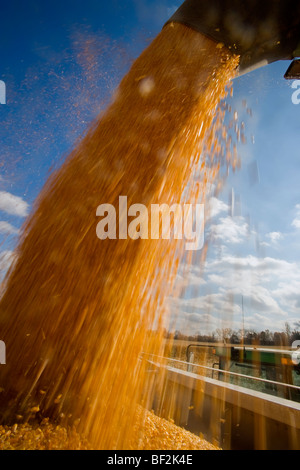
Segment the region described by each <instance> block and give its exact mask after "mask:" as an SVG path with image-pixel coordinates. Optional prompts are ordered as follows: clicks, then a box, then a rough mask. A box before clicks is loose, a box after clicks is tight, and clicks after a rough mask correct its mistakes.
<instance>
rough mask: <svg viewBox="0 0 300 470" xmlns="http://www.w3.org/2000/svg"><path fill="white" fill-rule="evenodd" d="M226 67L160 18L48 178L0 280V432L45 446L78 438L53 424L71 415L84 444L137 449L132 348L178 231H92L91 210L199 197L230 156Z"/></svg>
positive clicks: (151, 311)
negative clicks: (2, 347)
mask: <svg viewBox="0 0 300 470" xmlns="http://www.w3.org/2000/svg"><path fill="white" fill-rule="evenodd" d="M237 64H238V59H237V58H236V57H232V56H229V54H228V52H227V51H226V50H225V49H224V48H221V47H216V44H215V43H213V42H211V41H210V40H208V39H206V38H204V37H202V36H201V35H200V34H198V33H196V32H194V31H192V30H190V29H188V28H186V27H185V26H183V25H179V24H171V25H168V26H166V27H165V28H164V29H163V30H162V32H161V33H160V34H159V35H158V36H157V38H156V39H155V40H154V41H153V42H152V44H151V45H150V46H149V47H148V48H147V49H146V50H145V51H144V52H143V53H142V54H141V56H140V57H139V58H138V59H137V60H136V61H135V63H134V64H133V66H132V67H131V70H130V71H129V73H128V74H127V75H126V76H125V77H124V79H123V80H122V82H121V84H120V86H119V89H118V91H117V93H116V96H115V98H114V101H113V102H112V103H111V105H110V106H109V107H108V109H107V111H106V112H105V114H104V115H103V116H102V117H101V118H100V119H99V120H98V121H97V122H96V123H95V124H94V125H93V126H92V128H91V129H90V131H89V132H88V134H87V136H86V137H85V138H84V139H83V141H82V142H81V143H80V144H79V145H78V147H77V148H76V149H75V150H74V151H73V152H72V153H71V155H70V156H69V157H68V158H67V160H66V162H65V163H64V164H63V165H62V167H61V168H60V169H59V170H58V171H56V172H55V173H53V174H52V176H51V177H50V179H49V181H48V182H47V184H46V185H45V188H44V189H43V191H42V192H41V194H40V196H39V198H38V200H37V201H36V204H35V208H34V211H33V213H32V215H31V216H30V218H29V220H28V221H27V223H26V226H25V227H24V230H23V234H22V237H21V240H20V243H19V246H18V249H17V258H16V261H15V263H14V265H13V266H12V268H11V270H10V272H9V273H8V276H7V278H6V280H5V283H4V286H3V293H2V298H1V303H0V331H1V336H2V338H1V339H3V341H4V342H5V344H6V350H7V359H6V363H7V364H6V366H5V367H1V370H0V388H1V394H0V424H2V425H3V426H4V427H2V428H0V438H1V436H2V437H3V436H6V435H7V432H8V431H7V430H8V429H9V430H11V434H9V435H13V436H14V435H16V433H18V432H21V435H22V439H21V441H22V445H23V447H22V448H26V440H27V437H26V436H28V442H27V444H28V448H29V447H30V446H31V444H30V439H34V437H33V436H35V437H36V433H40V435H42V436H44V437H42V438H40V439H42V440H43V442H45V439H46V438H45V432H46V434H47V436H48V441H47V439H46V441H47V442H48V444H47V445H48V446H50V448H55V446H57V445H59V444H57V443H56V444H55V443H53V446H52V447H51V438H49V436H50V435H51V436H53V441H55V442H56V441H57V440H58V441H59V439H61V440H62V442H63V444H62V445H64V446H65V447H68V446H70V445H71V446H72V442H73V447H76V448H78V446H80V439H81V438H80V437H79V438H78V439H79V440H77V441H76V443H75V441H74V439H75V437H74V435H72V436H73V437H72V436H71V437H69V436H68V434H66V433H64V431H63V430H64V429H67V428H68V429H69V426H72V427H74V429H76V436H85V437H84V438H83V437H82V439H87V442H88V443H89V446H92V448H95V449H128V448H132V447H133V446H136V447H140V448H151V442H150V441H149V439H147V432H149V427H148V431H147V426H146V424H145V423H147V416H148V418H149V415H147V412H146V411H145V412H144V413H141V412H137V405H139V404H140V403H141V398H142V397H143V404H144V405H145V408H146V407H147V406H148V405H150V404H151V394H150V392H149V396H147V393H146V396H145V387H146V388H147V381H146V377H147V374H146V372H145V367H146V363H145V361H144V360H143V359H142V357H143V356H141V353H159V351H160V350H161V347H162V341H161V332H162V325H163V324H165V322H166V315H168V313H167V309H166V308H165V306H164V300H165V298H166V297H167V296H168V295H169V294H170V293H171V291H172V287H173V283H174V279H175V277H176V272H177V269H178V266H179V263H180V261H181V259H182V256H183V255H184V240H162V239H159V240H150V239H147V240H142V239H138V240H132V239H130V238H128V239H124V240H118V239H116V240H109V239H106V240H99V239H98V238H97V236H96V225H97V222H98V221H97V217H96V209H97V206H98V205H99V204H104V203H109V204H112V205H113V206H114V207H116V208H117V207H118V203H119V196H127V198H128V207H129V206H130V205H131V204H134V203H139V204H144V205H145V206H146V207H148V208H149V206H150V204H153V203H156V204H162V203H164V204H168V205H169V206H171V205H172V204H173V203H196V202H198V203H199V202H204V201H205V195H206V190H207V188H208V187H210V185H211V184H212V183H215V184H216V185H218V181H219V172H220V165H221V163H223V162H225V163H226V164H227V165H232V166H233V168H235V167H236V166H237V164H238V161H237V154H236V152H235V151H233V152H232V151H231V150H232V149H231V147H230V145H228V143H227V146H225V153H224V146H223V147H222V145H221V142H220V140H219V139H218V138H217V137H216V135H217V132H216V131H217V130H220V129H221V128H222V122H223V114H222V110H219V111H218V113H217V111H216V110H217V105H218V103H219V102H220V100H222V99H223V98H224V97H225V96H226V92H227V89H226V86H227V85H228V83H229V82H230V80H231V78H232V77H233V76H234V71H235V69H236V67H237ZM221 134H222V133H221ZM224 137H226V136H223V137H222V138H223V139H224ZM229 147H230V148H229ZM197 171H198V172H200V174H201V177H200V178H198V179H196V178H195V177H194V176H195V174H197ZM173 294H174V293H173ZM154 325H155V328H154ZM45 419H46V420H49V421H47V422H46V424H45ZM149 419H150V421H151V419H152V421H151V422H152V423H153V422H154V421H153V420H154V417H152V418H151V417H150V418H149ZM148 422H149V421H148ZM41 423H43V424H41ZM49 423H50V424H49ZM46 425H47V426H48V429H47V431H45V426H46ZM7 426H9V428H7ZM16 426H17V427H16ZM49 426H50V428H49ZM51 426H52V427H51ZM170 426H171V424H170ZM14 427H15V428H14ZM18 429H19V431H18ZM38 429H39V431H37V430H38ZM165 429H166V428H164V431H162V432H161V434H164V436H165V438H166V432H165ZM51 430H52V434H51V432H50V431H51ZM74 432H75V431H74ZM1 433H2V434H1ZM182 433H183V431H182ZM59 436H61V437H60V438H59ZM49 439H50V441H49ZM72 439H73V441H72ZM76 439H77V437H76ZM76 439H75V440H76ZM153 439H154V438H153ZM163 439H164V437H163V435H161V441H160V442H161V446H163V445H164V444H163ZM4 441H5V442H6V443H7V439H6V438H5V439H4ZM154 441H155V439H154ZM18 442H19V441H18ZM68 442H69V444H68ZM70 442H71V444H70ZM155 442H156V444H155V445H157V442H158V441H155ZM7 445H8V446H9V444H7ZM18 445H19V444H17V445H16V447H18ZM172 445H173V446H174V448H176V445H177V444H176V443H175V442H173V444H172ZM189 445H190V446H192V445H193V446H197V444H196V443H195V442H194V444H191V443H190V444H189ZM199 445H200V444H199ZM19 446H20V445H19ZM45 446H46V444H44V447H43V446H41V447H42V448H45ZM12 447H13V444H12ZM82 448H85V441H84V440H82ZM162 448H164V447H162ZM166 448H168V447H166ZM208 448H209V445H208Z"/></svg>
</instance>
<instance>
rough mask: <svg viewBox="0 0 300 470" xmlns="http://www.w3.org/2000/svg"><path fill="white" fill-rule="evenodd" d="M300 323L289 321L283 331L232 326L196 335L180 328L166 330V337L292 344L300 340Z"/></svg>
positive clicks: (223, 341)
mask: <svg viewBox="0 0 300 470" xmlns="http://www.w3.org/2000/svg"><path fill="white" fill-rule="evenodd" d="M299 327H300V324H299V325H298V324H296V325H295V327H294V328H292V327H291V326H290V324H289V323H288V322H287V323H285V329H284V330H283V331H270V330H268V329H266V330H263V331H260V332H258V331H256V330H253V329H246V330H242V329H240V330H233V329H231V328H217V329H216V330H215V331H213V332H212V333H210V334H201V333H196V334H195V335H186V334H184V333H182V332H180V331H179V330H176V331H175V332H170V331H165V338H173V339H177V340H186V341H191V342H201V343H219V342H222V343H228V344H247V345H261V346H291V345H292V343H293V342H294V341H296V340H300V329H299Z"/></svg>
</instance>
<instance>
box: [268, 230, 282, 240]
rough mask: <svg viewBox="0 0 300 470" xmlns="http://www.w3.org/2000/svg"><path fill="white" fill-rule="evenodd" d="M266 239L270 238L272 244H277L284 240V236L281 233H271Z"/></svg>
mask: <svg viewBox="0 0 300 470" xmlns="http://www.w3.org/2000/svg"><path fill="white" fill-rule="evenodd" d="M266 237H267V238H269V240H270V241H271V242H272V243H277V242H278V241H279V240H282V239H283V234H282V233H281V232H270V233H267V235H266Z"/></svg>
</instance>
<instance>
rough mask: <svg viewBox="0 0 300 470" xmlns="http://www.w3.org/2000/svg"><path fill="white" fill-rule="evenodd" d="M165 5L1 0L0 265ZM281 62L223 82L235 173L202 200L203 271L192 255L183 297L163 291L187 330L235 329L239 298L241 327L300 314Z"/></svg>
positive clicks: (293, 141)
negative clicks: (233, 128)
mask: <svg viewBox="0 0 300 470" xmlns="http://www.w3.org/2000/svg"><path fill="white" fill-rule="evenodd" d="M176 6H179V2H176V1H174V0H127V1H126V0H125V1H120V0H111V1H110V2H103V1H99V0H98V1H96V0H85V1H84V2H83V1H82V0H77V1H76V0H72V1H69V0H65V1H64V2H58V1H57V0H54V1H51V2H50V1H41V0H35V1H33V0H29V1H27V2H22V1H21V0H14V1H11V2H5V3H4V2H2V3H1V6H0V14H1V23H2V24H1V40H0V58H1V61H0V80H3V81H4V82H5V83H6V87H7V104H6V105H0V120H1V126H0V143H1V147H0V240H1V246H0V252H1V253H0V264H1V268H2V272H5V269H6V268H7V266H8V265H9V262H10V260H11V255H12V253H13V249H14V246H15V243H16V240H17V235H18V230H19V228H20V226H21V224H22V223H23V222H24V220H25V218H26V216H27V215H28V214H29V212H30V209H31V207H32V204H33V201H34V200H35V198H36V196H37V195H38V193H39V191H40V190H41V188H42V186H43V184H44V182H45V181H46V178H47V176H48V174H49V171H51V168H53V167H55V166H57V165H59V164H60V162H61V161H62V159H63V158H64V157H65V156H66V155H67V154H68V152H69V150H70V149H71V148H72V146H73V145H75V142H76V140H77V139H78V138H79V137H80V136H81V135H82V134H83V133H84V132H85V131H86V129H87V128H88V126H89V124H90V123H91V122H92V121H93V119H94V118H95V117H96V116H97V115H98V114H99V113H100V112H101V110H103V109H104V108H105V106H106V105H107V103H108V102H109V99H110V97H111V95H112V93H113V90H114V89H115V87H116V86H117V84H118V83H119V81H120V79H121V78H122V76H123V75H124V73H126V71H127V70H128V68H129V66H130V63H131V62H132V60H133V59H134V58H135V57H137V56H138V55H139V54H140V52H141V51H142V50H143V49H144V48H145V47H146V46H147V44H148V43H149V41H150V40H151V39H153V38H154V37H155V35H156V34H157V33H158V32H159V31H160V29H161V28H162V26H163V24H164V22H165V21H166V20H167V19H168V18H169V17H170V15H171V14H172V12H173V11H174V10H175V8H176ZM288 65H289V63H288V62H285V61H284V62H278V63H275V64H272V65H269V66H267V67H265V68H262V69H259V70H257V71H255V72H252V73H250V74H248V75H245V76H243V77H240V78H237V79H236V80H235V81H234V95H233V98H232V99H231V105H232V108H233V109H236V110H237V111H238V115H239V122H241V121H244V122H245V128H246V131H245V133H246V137H247V143H246V144H240V145H239V152H240V155H241V158H242V168H241V170H240V171H238V172H236V173H235V174H234V175H232V174H231V175H230V176H229V178H228V181H227V185H226V187H225V188H224V191H223V192H222V193H221V194H219V195H218V197H217V198H212V200H211V204H212V208H213V210H212V214H213V217H211V219H210V221H208V223H207V226H206V236H207V237H209V236H210V237H211V245H210V249H209V253H208V258H207V262H206V269H205V273H204V276H202V274H201V272H200V268H199V266H198V265H197V264H195V265H194V266H193V268H192V270H191V274H190V277H189V279H188V280H185V282H186V283H187V284H188V288H187V290H186V295H185V296H184V297H183V298H182V299H172V300H171V303H172V305H173V308H174V311H176V312H179V315H178V318H179V323H178V324H179V325H180V327H181V328H185V329H186V331H189V332H196V331H204V330H207V331H211V330H213V329H215V328H216V327H219V328H221V327H227V326H231V327H233V328H238V327H240V325H241V323H240V319H241V296H243V298H244V306H245V321H246V327H249V328H256V329H264V328H269V329H270V330H274V329H281V328H284V323H285V322H286V321H288V322H290V324H291V326H293V325H295V324H296V323H297V321H299V320H300V316H299V307H300V298H299V292H300V250H299V242H298V240H299V234H300V194H299V175H300V158H299V157H300V155H299V135H300V133H299V130H300V105H295V104H293V103H292V99H291V98H292V93H293V90H292V88H291V83H290V82H287V81H286V80H284V78H283V75H284V73H285V71H286V69H287V67H288ZM244 100H246V102H247V107H248V108H249V109H250V108H251V110H252V117H251V116H250V115H249V114H247V113H246V111H245V109H246V108H244V106H243V102H244ZM232 196H234V197H233V199H232ZM232 200H234V201H235V212H234V214H233V217H232V214H231V215H229V214H230V213H231V212H232V207H230V204H229V201H232ZM239 207H240V211H237V208H239Z"/></svg>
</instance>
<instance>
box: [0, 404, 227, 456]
mask: <svg viewBox="0 0 300 470" xmlns="http://www.w3.org/2000/svg"><path fill="white" fill-rule="evenodd" d="M139 433H140V435H141V436H142V437H141V438H140V441H139V442H138V443H137V442H133V443H131V446H130V447H131V449H137V448H138V449H139V450H172V449H177V450H218V447H215V446H214V445H212V444H210V443H209V442H207V441H206V440H204V439H202V438H200V437H197V436H196V435H194V434H192V433H190V432H189V431H186V430H185V429H182V428H179V427H178V426H176V425H175V424H173V423H172V422H170V421H167V420H165V419H162V418H159V417H158V416H156V415H155V414H154V413H152V412H147V413H146V416H145V420H144V424H143V426H142V427H141V428H140V429H139ZM91 449H92V446H91V445H90V444H89V442H88V441H87V440H86V439H84V438H83V437H82V436H80V435H79V434H78V432H77V431H76V430H75V429H74V428H70V429H66V428H64V427H62V426H56V425H53V424H51V423H50V422H49V420H48V419H44V420H43V421H42V423H41V424H40V425H36V426H31V425H29V424H20V425H18V424H15V425H13V426H0V450H91ZM129 450H130V449H129Z"/></svg>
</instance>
